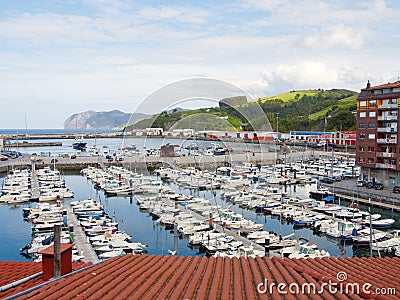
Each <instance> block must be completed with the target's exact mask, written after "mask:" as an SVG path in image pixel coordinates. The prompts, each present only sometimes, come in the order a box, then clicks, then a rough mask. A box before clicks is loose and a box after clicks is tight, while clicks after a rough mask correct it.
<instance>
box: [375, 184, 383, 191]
mask: <svg viewBox="0 0 400 300" xmlns="http://www.w3.org/2000/svg"><path fill="white" fill-rule="evenodd" d="M374 188H375V189H376V190H383V184H382V183H375V186H374Z"/></svg>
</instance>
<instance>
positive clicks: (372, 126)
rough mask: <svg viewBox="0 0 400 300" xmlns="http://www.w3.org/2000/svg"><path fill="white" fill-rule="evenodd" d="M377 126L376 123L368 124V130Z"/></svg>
mask: <svg viewBox="0 0 400 300" xmlns="http://www.w3.org/2000/svg"><path fill="white" fill-rule="evenodd" d="M375 127H376V124H375V123H368V128H375Z"/></svg>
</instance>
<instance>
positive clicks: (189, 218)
mask: <svg viewBox="0 0 400 300" xmlns="http://www.w3.org/2000/svg"><path fill="white" fill-rule="evenodd" d="M117 170H118V171H117ZM160 171H162V170H157V172H160ZM102 172H103V171H100V170H99V169H96V168H87V169H84V170H82V172H81V173H82V175H84V176H86V177H87V178H89V179H91V180H93V181H94V182H95V184H100V185H101V182H102V181H99V180H98V178H101V177H104V175H100V174H102ZM180 172H181V173H180V176H177V177H176V179H180V178H182V177H184V176H187V177H189V176H191V175H190V173H192V175H196V174H195V173H194V172H198V171H197V170H194V169H192V168H189V169H185V170H181V171H180ZM107 173H108V174H109V177H107V178H108V180H119V181H123V179H124V178H125V181H126V182H127V181H128V180H129V182H130V184H133V185H135V182H136V181H139V182H140V183H142V189H141V190H140V192H139V193H138V194H136V193H135V198H136V200H137V204H138V206H139V208H140V210H141V211H142V212H147V213H149V214H150V215H151V216H152V218H153V219H154V220H157V221H156V222H157V224H159V225H160V226H162V227H164V228H165V229H167V230H172V229H173V228H174V227H176V230H177V232H178V233H179V234H180V235H181V236H185V237H187V238H188V239H189V245H190V247H199V248H200V250H201V251H204V252H206V254H207V255H215V256H246V257H248V256H255V255H257V256H263V255H264V254H265V250H264V248H263V247H264V246H265V244H266V241H268V249H271V250H279V249H285V253H286V254H287V255H290V254H292V253H295V252H298V251H300V247H299V246H300V243H299V242H297V241H296V240H293V239H291V236H289V237H283V238H282V237H279V236H278V235H277V234H276V233H273V232H268V231H265V230H263V227H264V226H263V224H258V223H256V222H253V221H251V220H248V219H245V218H244V217H243V215H241V214H238V213H235V212H234V211H232V210H230V209H229V208H222V207H220V206H217V205H212V204H211V203H210V201H209V200H206V199H204V198H201V197H193V196H187V195H182V194H176V193H174V192H172V191H171V190H170V189H169V188H168V187H166V186H165V185H163V184H162V183H160V184H159V188H158V189H157V190H156V191H154V189H151V188H150V189H148V191H145V190H144V189H143V182H144V181H145V180H148V179H149V178H145V177H140V176H138V175H137V174H133V173H131V172H130V171H127V170H124V169H122V168H112V169H110V170H108V172H107ZM111 173H112V175H110V174H111ZM205 173H206V172H205ZM175 174H179V173H178V172H177V171H176V172H175ZM206 174H207V175H206ZM206 174H201V172H198V174H197V175H199V176H202V178H206V177H208V178H209V179H210V180H212V177H213V174H211V173H210V174H208V172H207V173H206ZM159 175H160V174H159ZM203 176H204V177H203ZM128 178H129V179H128ZM163 179H167V176H164V177H163ZM152 180H154V178H153V179H152ZM168 180H172V178H171V177H170V176H168ZM157 182H158V181H157ZM182 182H183V181H182V180H176V181H175V183H177V184H179V185H181V186H184V187H188V185H187V184H186V183H185V184H182ZM221 182H222V181H221ZM228 184H229V182H228ZM242 184H243V183H242ZM210 219H211V220H212V223H211V224H210ZM217 228H218V230H216V229H217ZM228 233H229V234H228ZM238 235H243V236H246V237H247V240H246V239H243V238H238ZM243 241H245V243H244V242H243ZM314 248H315V246H314ZM311 252H313V253H314V254H313V255H314V256H316V255H321V253H320V252H318V251H310V255H309V257H313V255H312V254H311ZM322 253H323V255H325V256H327V255H329V253H327V252H322Z"/></svg>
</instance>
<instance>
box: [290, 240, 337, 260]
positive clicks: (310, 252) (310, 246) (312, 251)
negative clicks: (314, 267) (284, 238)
mask: <svg viewBox="0 0 400 300" xmlns="http://www.w3.org/2000/svg"><path fill="white" fill-rule="evenodd" d="M317 257H318V258H322V257H330V254H329V252H327V251H325V250H318V247H317V245H316V244H314V243H311V242H308V243H307V244H303V245H300V248H299V249H298V250H297V251H295V252H293V253H292V254H290V255H289V258H317Z"/></svg>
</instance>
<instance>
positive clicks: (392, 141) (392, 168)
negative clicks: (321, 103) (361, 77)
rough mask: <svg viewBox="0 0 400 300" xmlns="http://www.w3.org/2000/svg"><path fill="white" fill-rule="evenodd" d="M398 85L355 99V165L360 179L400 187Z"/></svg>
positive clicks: (376, 88)
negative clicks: (359, 167)
mask: <svg viewBox="0 0 400 300" xmlns="http://www.w3.org/2000/svg"><path fill="white" fill-rule="evenodd" d="M399 100H400V81H397V82H395V83H387V84H382V85H377V86H371V84H370V83H369V81H368V83H367V86H366V88H364V89H361V93H360V94H359V96H358V98H357V118H356V120H357V147H356V149H357V150H356V155H357V162H356V163H357V165H359V166H361V173H362V179H363V180H365V181H372V182H375V181H378V182H380V183H382V184H384V185H385V186H387V187H389V188H391V187H393V186H395V185H399V174H400V159H399V158H400V147H399V145H398V140H399V132H398V124H399V118H398V114H399Z"/></svg>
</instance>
